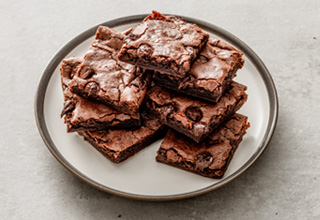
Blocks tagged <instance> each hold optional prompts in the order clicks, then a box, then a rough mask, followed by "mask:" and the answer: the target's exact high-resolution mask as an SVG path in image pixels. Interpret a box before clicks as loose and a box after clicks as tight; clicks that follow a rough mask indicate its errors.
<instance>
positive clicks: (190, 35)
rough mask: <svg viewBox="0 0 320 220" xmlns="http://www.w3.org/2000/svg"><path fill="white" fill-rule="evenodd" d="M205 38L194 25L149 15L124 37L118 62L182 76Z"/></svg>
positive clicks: (204, 34)
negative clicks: (121, 61) (130, 63)
mask: <svg viewBox="0 0 320 220" xmlns="http://www.w3.org/2000/svg"><path fill="white" fill-rule="evenodd" d="M208 37H209V35H208V34H207V33H204V32H203V31H202V30H201V29H200V28H199V27H198V26H197V25H195V24H191V23H187V22H185V21H183V20H182V19H180V18H178V17H174V16H167V17H166V16H164V15H162V14H160V13H158V12H155V11H153V13H152V14H151V15H149V16H148V17H146V18H145V19H144V21H143V23H142V24H140V25H138V26H137V27H135V28H133V29H132V30H131V31H129V32H128V33H127V36H126V38H125V43H124V45H123V47H122V49H121V51H120V53H119V59H120V60H123V61H127V62H132V63H136V64H137V65H141V66H143V67H146V68H150V69H153V70H158V71H161V72H165V73H168V74H172V75H177V76H184V75H185V74H186V73H187V72H189V70H190V68H191V64H192V63H193V61H194V59H195V58H196V57H197V55H198V53H199V52H200V50H201V48H202V47H203V46H204V44H205V43H206V41H207V39H208Z"/></svg>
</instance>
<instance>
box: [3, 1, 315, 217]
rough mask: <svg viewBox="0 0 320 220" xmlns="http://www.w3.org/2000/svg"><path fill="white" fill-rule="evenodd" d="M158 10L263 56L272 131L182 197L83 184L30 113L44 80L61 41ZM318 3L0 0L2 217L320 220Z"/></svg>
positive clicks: (32, 113)
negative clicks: (197, 192)
mask: <svg viewBox="0 0 320 220" xmlns="http://www.w3.org/2000/svg"><path fill="white" fill-rule="evenodd" d="M152 9H156V10H158V11H160V12H163V13H173V14H180V15H185V16H189V17H195V18H198V19H201V20H204V21H207V22H211V23H214V24H216V25H218V26H220V27H222V28H224V29H226V30H227V31H229V32H231V33H233V34H235V35H236V36H238V37H239V38H240V39H242V40H243V41H244V42H246V43H247V44H248V45H249V46H251V47H252V49H253V50H255V51H256V52H257V54H258V55H259V56H260V57H261V59H262V60H263V61H264V62H265V64H266V65H267V67H268V68H269V70H270V72H271V74H272V76H273V78H274V81H275V84H276V86H277V89H278V94H279V101H280V115H279V121H278V126H277V129H276V132H275V134H274V137H273V139H272V141H271V143H270V145H269V147H268V148H267V150H266V151H265V153H264V154H263V155H262V157H261V158H260V159H259V160H258V161H257V162H256V163H255V164H254V166H253V167H251V168H250V169H249V170H248V171H247V172H246V173H244V174H243V175H242V176H241V177H239V178H238V179H236V180H235V181H233V182H231V183H230V184H228V185H226V186H224V187H222V188H220V189H218V190H215V191H213V192H210V193H207V194H205V195H202V196H199V197H195V198H190V199H186V200H181V201H173V202H143V201H135V200H129V199H125V198H120V197H118V196H113V195H110V194H108V193H105V192H102V191H99V190H97V189H95V188H93V187H91V186H89V185H87V184H86V183H84V182H82V181H80V180H78V179H77V178H76V177H75V176H73V175H72V174H71V173H69V172H68V171H67V170H66V169H65V168H63V166H62V165H60V164H59V162H57V161H56V159H55V158H54V157H53V156H52V155H51V154H50V152H49V151H48V150H47V148H46V146H45V145H44V143H43V142H42V139H41V137H40V135H39V133H38V130H37V128H36V124H35V120H34V112H33V102H34V95H35V92H36V88H37V83H38V80H39V78H40V76H41V74H42V72H43V70H44V68H45V67H46V64H47V63H48V62H49V61H50V59H51V58H52V56H53V55H54V54H55V53H56V52H57V50H58V49H59V48H61V47H62V46H63V45H64V44H65V43H66V42H67V41H69V40H70V39H72V38H73V37H74V36H76V35H77V34H79V33H81V32H83V31H85V30H86V29H88V28H90V27H92V26H94V25H97V24H99V23H102V22H105V21H108V20H110V19H114V18H118V17H122V16H127V15H134V14H141V13H149V12H151V10H152ZM319 10H320V1H318V0H313V1H297V0H295V1H286V0H282V1H253V0H252V1H249V0H243V1H209V0H207V1H173V0H170V1H167V0H161V1H151V0H148V1H137V0H136V1H106V0H101V1H79V0H77V1H75V0H73V1H65V0H60V1H56V0H52V1H46V2H45V1H9V0H1V2H0V20H1V23H0V27H1V31H0V48H1V52H0V62H1V65H0V68H1V72H0V73H1V80H0V91H1V92H0V94H2V95H1V96H0V103H1V108H0V117H1V120H0V121H1V123H0V129H1V133H0V144H1V145H0V147H1V154H0V181H1V184H0V196H1V201H0V213H1V218H2V219H97V218H104V219H167V218H170V219H213V218H221V219H235V218H236V219H320V153H319V152H320V144H319V139H320V135H319V133H320V123H319V122H320V120H319V110H320V89H319V82H320V13H319ZM120 215H121V217H120Z"/></svg>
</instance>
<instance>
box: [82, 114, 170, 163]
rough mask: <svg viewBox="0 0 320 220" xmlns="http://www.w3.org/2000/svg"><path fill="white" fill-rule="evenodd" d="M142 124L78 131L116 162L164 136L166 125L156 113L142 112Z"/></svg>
mask: <svg viewBox="0 0 320 220" xmlns="http://www.w3.org/2000/svg"><path fill="white" fill-rule="evenodd" d="M141 118H142V125H141V127H139V128H138V129H136V130H131V131H130V130H104V131H83V132H78V133H79V134H80V135H81V136H83V137H84V139H85V140H86V141H88V142H89V143H90V144H91V145H92V146H93V147H94V148H96V149H97V150H98V151H99V152H100V153H102V154H103V155H104V156H105V157H107V158H108V159H109V160H111V161H112V162H114V163H120V162H122V161H124V160H126V159H128V158H129V157H131V156H133V155H134V154H136V153H137V152H139V151H140V150H142V149H143V148H145V147H147V146H148V145H150V144H151V143H152V142H154V141H156V140H157V139H159V138H161V137H163V136H164V135H165V133H166V131H167V129H166V126H164V124H163V123H161V122H160V121H159V120H158V119H157V118H156V117H155V116H154V115H152V114H148V113H146V112H145V111H143V112H142V113H141Z"/></svg>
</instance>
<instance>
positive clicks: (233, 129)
mask: <svg viewBox="0 0 320 220" xmlns="http://www.w3.org/2000/svg"><path fill="white" fill-rule="evenodd" d="M249 126H250V124H249V123H248V122H247V117H246V116H244V115H241V114H234V115H233V116H232V117H231V118H230V119H229V120H228V121H226V123H224V124H223V125H222V126H220V127H219V128H217V129H216V130H215V131H214V132H212V133H211V134H210V135H209V136H208V137H207V138H206V139H204V140H203V141H202V142H200V143H196V142H194V141H192V140H190V139H189V138H188V137H185V136H182V135H181V134H179V133H177V132H176V131H174V130H171V129H170V130H169V131H168V133H167V135H166V137H165V138H164V140H163V142H162V143H161V146H160V149H159V152H160V151H164V152H166V155H165V156H166V158H167V159H166V160H167V161H168V162H169V163H178V160H179V157H178V155H179V156H181V157H182V158H183V160H184V161H186V164H187V163H189V164H193V165H194V167H193V171H197V170H199V171H200V172H205V170H207V169H210V170H214V171H215V174H214V175H215V177H219V176H220V177H221V176H222V175H223V174H224V172H225V168H226V167H225V166H227V165H228V163H229V162H230V160H231V158H230V157H232V155H233V153H234V150H235V149H236V148H237V146H238V145H239V143H240V141H241V140H242V136H243V135H244V134H245V133H246V130H247V128H248V127H249ZM171 150H172V152H171ZM159 152H158V153H159Z"/></svg>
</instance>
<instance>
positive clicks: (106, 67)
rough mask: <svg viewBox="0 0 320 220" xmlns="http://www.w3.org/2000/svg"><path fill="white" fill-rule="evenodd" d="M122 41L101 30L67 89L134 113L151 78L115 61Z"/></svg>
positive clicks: (136, 69)
mask: <svg viewBox="0 0 320 220" xmlns="http://www.w3.org/2000/svg"><path fill="white" fill-rule="evenodd" d="M123 39H124V35H123V34H121V33H119V32H117V31H115V30H113V29H111V28H108V27H104V26H100V27H99V28H98V30H97V32H96V37H95V40H94V41H93V42H92V44H91V46H90V48H89V50H88V52H87V53H86V55H85V57H84V60H83V62H82V64H81V66H80V69H79V71H78V72H77V73H76V75H75V77H74V78H73V80H72V81H71V83H70V88H71V90H72V92H74V93H76V94H78V95H80V96H82V97H84V98H88V99H92V100H95V101H99V102H102V103H104V104H107V105H109V106H111V107H112V108H114V109H117V110H119V111H121V112H124V113H134V112H138V111H139V107H140V105H141V103H142V101H143V99H144V96H145V94H146V89H147V86H148V85H149V82H150V74H148V73H147V72H144V71H143V70H142V69H141V68H139V67H135V66H133V65H131V64H128V63H124V62H121V61H119V60H118V59H117V55H118V52H119V50H120V48H121V46H122V44H123Z"/></svg>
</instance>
